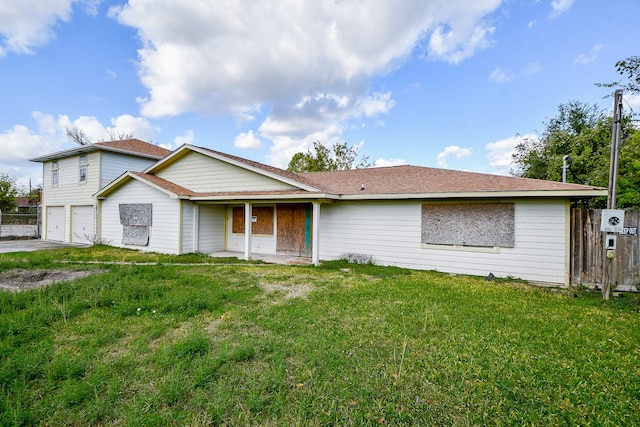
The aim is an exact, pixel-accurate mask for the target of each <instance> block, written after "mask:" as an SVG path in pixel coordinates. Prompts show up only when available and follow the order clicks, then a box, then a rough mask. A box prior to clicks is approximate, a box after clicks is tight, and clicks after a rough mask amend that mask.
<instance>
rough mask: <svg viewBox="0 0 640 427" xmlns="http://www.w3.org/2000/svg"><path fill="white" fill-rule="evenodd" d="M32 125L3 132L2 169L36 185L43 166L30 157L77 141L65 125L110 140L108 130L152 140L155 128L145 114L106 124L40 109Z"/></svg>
mask: <svg viewBox="0 0 640 427" xmlns="http://www.w3.org/2000/svg"><path fill="white" fill-rule="evenodd" d="M32 118H33V120H34V124H33V126H31V127H29V126H26V125H24V124H20V125H14V126H13V127H12V128H10V129H6V130H4V131H2V132H0V147H2V157H1V158H0V173H6V174H8V175H9V176H11V177H16V178H17V180H18V181H19V182H20V183H22V184H23V185H26V184H25V183H28V182H29V179H31V181H32V183H33V184H34V185H37V184H40V183H41V182H42V167H41V166H40V165H39V164H37V163H33V162H30V161H29V159H30V158H34V157H38V156H41V155H45V154H49V153H53V152H56V151H60V150H64V149H67V148H71V147H73V146H75V145H76V144H75V143H74V142H72V141H71V140H69V138H67V137H66V136H65V134H64V131H65V129H66V128H70V127H74V126H75V127H77V128H79V129H81V130H82V131H83V132H84V133H85V135H86V136H87V138H89V140H90V141H92V142H97V141H103V140H107V139H109V138H108V135H109V132H112V133H115V134H125V133H132V132H133V133H134V135H135V136H136V138H140V139H143V140H146V141H152V140H153V135H154V129H153V128H152V126H151V124H150V123H149V121H148V120H147V119H145V118H143V117H134V116H131V115H129V114H123V115H121V116H118V117H115V118H113V119H111V121H110V123H111V126H104V125H103V124H102V123H101V122H100V120H98V119H97V118H96V117H93V116H80V117H78V118H76V119H73V120H72V119H71V118H69V116H67V115H58V116H57V117H56V116H53V115H51V114H45V113H42V112H40V111H34V112H33V113H32Z"/></svg>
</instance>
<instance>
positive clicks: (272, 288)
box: [260, 283, 313, 299]
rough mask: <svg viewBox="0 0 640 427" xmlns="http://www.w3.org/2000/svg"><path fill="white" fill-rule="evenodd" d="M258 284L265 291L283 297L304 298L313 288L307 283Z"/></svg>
mask: <svg viewBox="0 0 640 427" xmlns="http://www.w3.org/2000/svg"><path fill="white" fill-rule="evenodd" d="M260 286H261V287H262V289H264V291H265V292H266V293H268V294H275V295H282V297H283V298H284V299H291V298H306V297H307V295H309V293H311V291H312V290H313V285H311V284H309V283H261V284H260Z"/></svg>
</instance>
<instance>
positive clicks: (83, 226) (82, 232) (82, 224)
mask: <svg viewBox="0 0 640 427" xmlns="http://www.w3.org/2000/svg"><path fill="white" fill-rule="evenodd" d="M71 230H72V233H71V241H72V242H74V243H93V234H94V228H93V206H72V207H71Z"/></svg>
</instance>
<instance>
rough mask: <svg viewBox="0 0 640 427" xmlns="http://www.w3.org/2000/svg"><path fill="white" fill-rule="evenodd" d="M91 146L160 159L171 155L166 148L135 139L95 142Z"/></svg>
mask: <svg viewBox="0 0 640 427" xmlns="http://www.w3.org/2000/svg"><path fill="white" fill-rule="evenodd" d="M93 145H94V146H97V147H107V148H113V149H116V150H120V151H128V152H130V153H137V154H146V155H149V156H154V157H160V158H162V157H164V156H166V155H168V154H170V153H171V150H167V149H166V148H162V147H159V146H157V145H155V144H151V143H149V142H145V141H141V140H139V139H136V138H131V139H124V140H121V141H107V142H96V143H95V144H93Z"/></svg>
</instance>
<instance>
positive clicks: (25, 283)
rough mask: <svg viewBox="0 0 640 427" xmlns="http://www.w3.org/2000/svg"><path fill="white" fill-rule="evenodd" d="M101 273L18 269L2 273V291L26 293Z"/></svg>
mask: <svg viewBox="0 0 640 427" xmlns="http://www.w3.org/2000/svg"><path fill="white" fill-rule="evenodd" d="M97 273H100V271H98V270H25V269H22V268H16V269H13V270H9V271H5V272H3V273H0V289H5V290H10V291H14V292H15V291H24V290H27V289H37V288H42V287H44V286H48V285H51V284H52V283H58V282H66V281H71V280H75V279H79V278H81V277H86V276H91V275H93V274H97Z"/></svg>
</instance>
